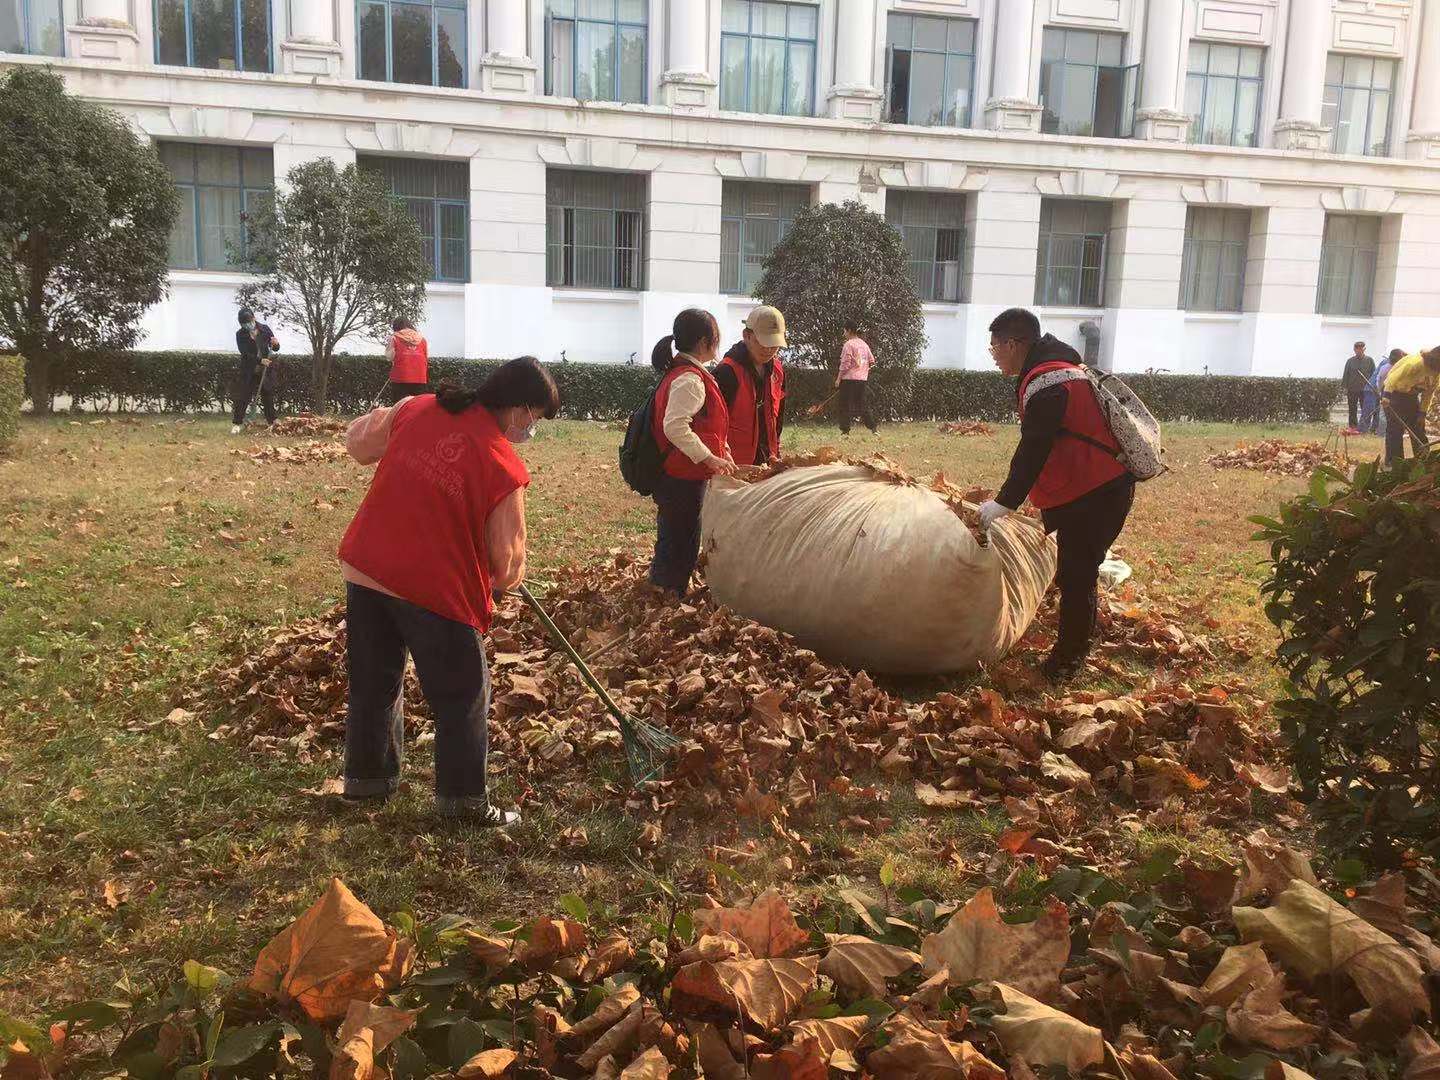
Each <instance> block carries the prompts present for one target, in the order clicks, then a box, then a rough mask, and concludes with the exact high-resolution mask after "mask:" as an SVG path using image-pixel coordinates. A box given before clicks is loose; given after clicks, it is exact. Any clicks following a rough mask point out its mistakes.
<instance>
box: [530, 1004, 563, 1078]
mask: <svg viewBox="0 0 1440 1080" xmlns="http://www.w3.org/2000/svg"><path fill="white" fill-rule="evenodd" d="M531 1019H532V1020H533V1022H534V1024H535V1057H536V1058H537V1059H538V1060H539V1062H540V1067H541V1068H544V1069H552V1070H553V1069H554V1068H555V1063H556V1062H557V1061H559V1060H560V1049H559V1042H560V1040H561V1039H562V1038H563V1037H564V1036H566V1035H568V1034H569V1033H570V1025H569V1023H567V1022H566V1020H565V1017H563V1016H561V1015H560V1014H559V1013H558V1012H557V1011H556V1010H554V1009H552V1008H550V1007H549V1006H547V1005H541V1004H539V1003H538V1002H537V1003H536V1004H535V1006H534V1008H533V1009H532V1011H531Z"/></svg>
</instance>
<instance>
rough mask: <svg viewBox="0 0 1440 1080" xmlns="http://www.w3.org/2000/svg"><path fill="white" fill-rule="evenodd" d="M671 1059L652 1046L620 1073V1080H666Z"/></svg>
mask: <svg viewBox="0 0 1440 1080" xmlns="http://www.w3.org/2000/svg"><path fill="white" fill-rule="evenodd" d="M669 1075H670V1059H669V1058H667V1057H666V1056H665V1055H664V1054H663V1053H661V1052H660V1048H659V1047H658V1046H652V1047H650V1048H649V1049H648V1050H646V1051H645V1052H644V1053H643V1054H641V1055H640V1056H639V1057H637V1058H636V1059H635V1060H634V1061H632V1062H630V1064H629V1065H626V1066H625V1068H624V1069H622V1070H621V1071H620V1080H666V1077H668V1076H669Z"/></svg>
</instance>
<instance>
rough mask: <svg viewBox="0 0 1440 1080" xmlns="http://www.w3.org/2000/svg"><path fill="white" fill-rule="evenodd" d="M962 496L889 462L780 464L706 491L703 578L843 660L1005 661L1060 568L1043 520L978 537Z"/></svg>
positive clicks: (931, 669) (933, 665)
mask: <svg viewBox="0 0 1440 1080" xmlns="http://www.w3.org/2000/svg"><path fill="white" fill-rule="evenodd" d="M976 520H977V519H976V518H975V514H974V507H973V505H972V504H971V503H970V502H969V501H968V500H966V498H965V497H964V493H963V492H961V491H959V489H956V488H954V487H953V486H951V485H950V484H948V483H946V482H945V480H944V478H943V477H936V479H935V480H934V481H932V482H931V483H930V485H929V486H923V485H921V484H920V483H918V482H917V481H915V480H914V479H912V478H911V477H909V476H907V475H906V474H905V473H904V472H903V471H901V470H899V469H897V468H895V467H894V466H893V465H891V464H890V463H889V462H886V461H884V459H878V460H872V461H867V462H863V463H858V464H847V463H845V462H841V461H835V462H833V463H823V464H807V465H802V466H799V467H783V466H782V467H780V468H779V469H778V471H774V472H772V474H771V475H769V476H767V477H765V478H764V479H762V480H759V481H756V482H752V483H745V482H741V481H716V482H714V483H712V484H711V485H710V489H709V492H708V494H707V495H706V497H705V508H704V514H703V517H702V543H703V550H704V553H705V558H706V560H707V561H706V570H705V578H706V581H707V582H708V583H709V585H710V591H711V593H712V595H713V596H714V597H715V600H716V601H717V602H718V603H721V604H724V605H725V606H726V607H729V608H731V609H733V610H734V611H736V612H738V613H739V614H741V615H743V616H745V617H746V618H750V619H754V620H755V621H756V622H760V623H764V624H765V625H767V626H772V627H775V628H776V629H778V630H783V631H785V632H786V633H788V634H790V635H792V636H793V637H794V638H795V639H796V640H797V641H799V642H800V644H801V645H803V646H804V647H806V648H809V649H813V650H814V651H815V652H817V653H819V654H820V655H821V656H823V657H825V658H827V659H829V660H833V661H836V662H839V663H842V664H845V665H847V666H849V667H858V668H865V669H867V670H870V671H877V672H887V673H890V674H897V675H919V674H939V673H947V672H954V671H963V670H965V669H968V668H973V667H976V666H977V665H979V664H986V663H991V662H993V661H995V660H998V659H1000V657H1002V656H1004V655H1005V653H1006V652H1007V651H1009V649H1010V648H1011V647H1012V646H1013V645H1014V644H1015V643H1016V642H1017V641H1018V640H1020V637H1021V635H1023V634H1024V633H1025V630H1026V628H1027V627H1028V626H1029V625H1030V622H1031V620H1032V619H1034V617H1035V612H1036V609H1037V608H1039V606H1040V601H1041V598H1042V597H1043V596H1044V595H1045V590H1046V589H1047V588H1048V587H1049V585H1050V580H1051V578H1053V577H1054V575H1055V544H1054V541H1052V540H1051V539H1050V538H1049V537H1047V536H1046V535H1045V533H1044V531H1043V530H1042V529H1041V528H1040V527H1039V525H1037V524H1036V523H1035V522H1033V521H1031V520H1030V519H1028V518H1024V517H1017V518H1015V519H1006V520H1004V521H1001V522H1000V523H998V524H997V525H996V526H995V528H994V529H993V530H992V532H991V534H990V542H989V545H988V546H982V545H981V543H980V540H979V538H978V536H977V533H976V532H975V529H974V522H975V521H976Z"/></svg>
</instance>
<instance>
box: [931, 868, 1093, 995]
mask: <svg viewBox="0 0 1440 1080" xmlns="http://www.w3.org/2000/svg"><path fill="white" fill-rule="evenodd" d="M920 955H921V958H922V960H923V962H924V965H925V972H926V974H930V975H933V974H935V973H936V972H937V971H939V970H940V969H941V968H949V969H950V981H951V982H952V983H963V982H970V981H971V980H986V981H988V980H993V979H1008V980H1009V981H1010V984H1011V985H1013V986H1015V987H1017V988H1019V989H1022V990H1024V991H1025V992H1026V993H1029V994H1033V995H1037V996H1039V997H1042V998H1043V997H1049V996H1051V995H1052V994H1054V993H1055V991H1056V989H1057V988H1058V985H1059V981H1060V972H1061V970H1062V969H1063V968H1064V967H1065V962H1066V961H1067V960H1068V959H1069V958H1070V913H1069V909H1067V908H1066V907H1065V905H1064V904H1062V903H1060V902H1059V901H1058V900H1057V901H1054V902H1053V903H1051V905H1050V906H1049V907H1048V908H1047V909H1046V911H1045V913H1044V914H1043V915H1041V916H1040V917H1039V918H1038V919H1036V920H1035V921H1034V922H1028V923H1020V924H1019V925H1011V924H1009V923H1006V922H1004V921H1002V920H1001V918H1000V912H999V910H998V909H997V908H996V907H995V894H994V892H993V891H992V890H991V889H988V888H985V889H981V890H980V891H979V892H978V893H976V894H975V895H974V896H973V897H971V898H970V901H969V902H968V903H967V904H966V905H965V906H964V907H963V908H961V909H960V910H959V911H957V912H956V913H955V914H954V915H952V916H951V917H950V921H949V922H948V923H946V924H945V929H943V930H941V931H940V933H938V934H931V935H929V936H928V937H926V938H925V939H924V940H923V941H922V942H921V943H920Z"/></svg>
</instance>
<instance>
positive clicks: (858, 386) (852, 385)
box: [840, 379, 879, 435]
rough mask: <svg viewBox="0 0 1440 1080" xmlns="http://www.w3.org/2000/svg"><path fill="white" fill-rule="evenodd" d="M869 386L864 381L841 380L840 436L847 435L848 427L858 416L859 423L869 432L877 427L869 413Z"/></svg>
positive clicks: (848, 432)
mask: <svg viewBox="0 0 1440 1080" xmlns="http://www.w3.org/2000/svg"><path fill="white" fill-rule="evenodd" d="M869 389H870V384H869V382H867V381H866V380H864V379H843V380H841V383H840V434H842V435H849V434H850V425H851V424H852V423H853V422H854V421H855V418H856V417H857V416H858V417H859V418H860V422H861V423H862V424H864V425H865V426H866V427H867V428H869V429H870V430H871V431H876V430H878V428H879V425H878V424H876V423H875V417H874V416H873V415H872V414H871V412H870V403H869V401H868V400H867V397H868V393H867V392H868V390H869Z"/></svg>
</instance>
